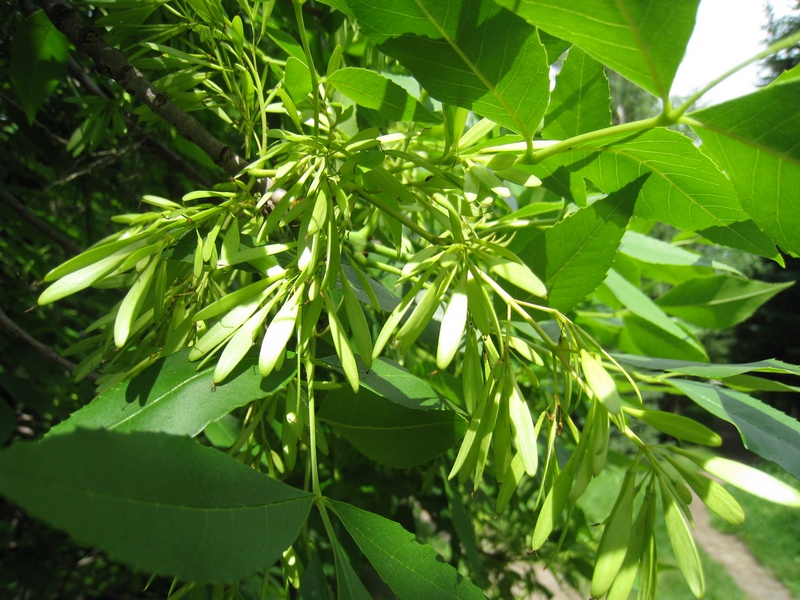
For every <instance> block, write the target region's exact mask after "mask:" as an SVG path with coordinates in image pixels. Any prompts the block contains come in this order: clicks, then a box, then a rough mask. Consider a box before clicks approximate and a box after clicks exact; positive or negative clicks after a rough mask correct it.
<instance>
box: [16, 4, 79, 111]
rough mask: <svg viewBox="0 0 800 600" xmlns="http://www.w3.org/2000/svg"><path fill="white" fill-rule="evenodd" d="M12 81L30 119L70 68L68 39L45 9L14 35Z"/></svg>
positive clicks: (34, 14)
mask: <svg viewBox="0 0 800 600" xmlns="http://www.w3.org/2000/svg"><path fill="white" fill-rule="evenodd" d="M12 40H13V41H12V43H11V65H10V73H9V75H10V76H11V84H12V85H13V86H14V90H15V91H16V92H17V94H18V95H19V97H20V99H21V100H22V106H23V108H24V109H25V115H26V116H27V117H28V123H33V120H34V118H35V117H36V112H37V111H38V110H39V108H41V106H42V105H43V104H44V103H45V101H46V100H47V98H48V97H49V96H50V94H51V93H52V92H53V90H55V89H56V87H57V86H58V84H59V83H60V82H61V80H62V77H63V75H64V73H65V72H66V70H67V58H69V42H68V41H67V38H66V37H64V35H63V34H62V33H61V32H60V31H58V29H56V28H55V27H54V26H53V24H52V23H51V22H50V19H48V18H47V15H46V14H45V13H44V11H43V10H37V11H36V12H34V13H33V14H31V15H30V16H29V17H28V18H27V19H25V22H24V23H23V24H22V26H21V27H20V28H18V29H17V30H16V31H15V32H14V35H13V38H12Z"/></svg>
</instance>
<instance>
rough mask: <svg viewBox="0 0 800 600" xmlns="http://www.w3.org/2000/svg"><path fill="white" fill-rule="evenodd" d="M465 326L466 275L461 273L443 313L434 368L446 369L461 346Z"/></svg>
mask: <svg viewBox="0 0 800 600" xmlns="http://www.w3.org/2000/svg"><path fill="white" fill-rule="evenodd" d="M466 326H467V274H466V273H462V274H461V277H460V278H459V280H458V283H456V286H455V288H454V289H453V294H452V296H451V297H450V303H449V304H448V305H447V308H446V309H445V311H444V316H443V317H442V325H441V328H440V329H439V344H438V346H437V349H436V366H437V367H438V368H439V369H446V368H447V367H448V366H450V363H451V362H452V360H453V358H454V357H455V355H456V352H458V348H459V346H460V345H461V338H462V337H463V336H464V329H465V328H466Z"/></svg>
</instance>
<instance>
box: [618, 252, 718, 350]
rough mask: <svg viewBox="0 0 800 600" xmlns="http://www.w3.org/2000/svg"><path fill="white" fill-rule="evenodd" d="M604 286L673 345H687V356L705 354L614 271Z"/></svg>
mask: <svg viewBox="0 0 800 600" xmlns="http://www.w3.org/2000/svg"><path fill="white" fill-rule="evenodd" d="M623 239H624V238H623ZM604 285H605V286H606V287H607V288H608V290H609V291H610V292H611V293H612V294H613V295H614V297H615V298H616V299H617V300H619V301H620V302H622V304H624V305H625V306H626V307H628V309H629V310H630V311H631V312H632V313H633V314H634V315H637V316H638V317H640V318H642V319H644V320H645V321H649V322H650V323H651V324H652V325H655V326H656V327H658V328H659V329H662V330H663V334H664V335H668V336H670V338H671V341H672V343H673V344H675V345H677V346H681V345H685V346H686V352H687V354H689V355H693V354H698V353H699V354H700V355H701V356H702V355H703V354H704V351H703V347H702V346H701V345H700V343H699V342H698V341H697V340H695V339H694V337H693V336H691V335H689V333H688V332H686V331H684V330H683V329H681V328H680V327H679V326H678V324H677V323H675V322H674V321H673V320H672V319H670V318H669V317H668V316H667V314H666V313H665V312H664V311H663V310H662V309H661V308H660V307H659V306H658V305H657V304H655V303H654V302H653V301H652V300H651V299H650V298H649V297H648V296H647V295H646V294H645V293H643V292H641V291H640V290H639V288H637V287H636V286H635V285H633V284H632V283H630V282H629V281H628V280H627V279H625V278H623V277H622V276H621V275H620V274H619V273H617V272H616V271H615V270H614V269H611V270H610V271H609V272H608V277H607V278H606V280H605V283H604Z"/></svg>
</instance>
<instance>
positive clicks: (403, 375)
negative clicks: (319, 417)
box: [322, 356, 447, 410]
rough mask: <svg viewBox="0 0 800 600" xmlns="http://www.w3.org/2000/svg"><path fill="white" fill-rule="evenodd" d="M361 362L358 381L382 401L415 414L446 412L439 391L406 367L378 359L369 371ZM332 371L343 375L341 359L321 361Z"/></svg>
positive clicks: (333, 358) (331, 358) (359, 363)
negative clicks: (414, 411)
mask: <svg viewBox="0 0 800 600" xmlns="http://www.w3.org/2000/svg"><path fill="white" fill-rule="evenodd" d="M356 360H357V362H358V379H359V381H360V382H361V385H362V387H364V388H366V389H368V390H369V391H371V392H373V393H375V394H377V395H378V396H380V397H382V398H386V399H387V400H389V401H391V402H394V403H395V404H399V405H400V406H404V407H406V408H410V409H413V410H444V409H446V408H447V406H446V405H445V403H444V402H443V401H442V399H441V397H440V396H439V394H438V393H436V390H434V389H433V388H432V387H431V386H430V384H428V382H427V381H425V380H424V379H420V378H419V377H417V376H416V375H414V374H413V373H411V372H410V371H408V369H406V368H405V367H402V366H400V365H399V364H397V363H396V362H394V361H393V360H389V359H388V358H378V359H376V360H374V361H373V362H372V367H371V368H369V369H367V368H366V367H365V366H364V363H362V362H361V358H360V357H357V358H356ZM322 362H324V363H325V364H326V365H328V366H329V367H331V368H333V369H336V370H337V371H339V372H340V373H342V374H344V369H343V368H342V362H341V361H340V360H339V357H338V356H328V357H325V358H323V359H322Z"/></svg>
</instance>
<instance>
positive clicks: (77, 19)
mask: <svg viewBox="0 0 800 600" xmlns="http://www.w3.org/2000/svg"><path fill="white" fill-rule="evenodd" d="M39 4H40V6H41V7H42V8H43V9H44V11H45V13H46V14H47V16H48V18H49V19H50V21H52V23H53V25H55V26H56V28H57V29H58V30H59V31H61V33H63V34H64V35H66V36H67V39H69V41H70V42H72V43H73V44H74V45H75V47H76V48H77V49H78V50H79V51H81V52H83V53H84V54H86V55H87V56H88V57H89V58H91V59H92V60H93V61H94V63H95V65H96V67H97V71H98V72H99V73H100V74H102V75H106V76H108V77H111V78H112V79H113V80H114V81H116V82H117V83H119V84H120V85H121V86H122V88H123V89H124V90H125V91H126V92H128V93H129V94H130V95H131V96H134V97H135V98H137V99H138V100H140V101H141V102H144V104H146V105H147V107H148V108H150V110H152V111H153V112H154V113H155V114H157V115H158V116H159V117H161V118H162V119H164V120H165V121H166V122H167V123H170V124H171V125H172V126H174V127H175V128H176V129H177V130H178V132H179V133H180V134H181V135H182V136H183V137H185V138H186V139H187V140H189V141H190V142H192V143H193V144H196V145H197V146H198V147H199V148H200V149H201V150H202V151H203V152H205V153H206V154H207V155H208V156H209V157H210V158H211V159H212V160H213V161H214V162H215V163H216V164H217V165H219V166H220V167H222V168H223V169H224V170H225V172H226V173H228V174H229V175H236V174H238V173H239V171H241V170H242V168H243V167H244V166H246V165H247V162H246V161H245V160H244V159H242V158H241V157H240V156H238V155H237V154H236V153H235V152H234V151H233V150H231V148H230V147H229V146H227V145H225V144H223V143H222V142H221V141H219V140H218V139H217V138H215V137H214V136H212V135H211V134H210V133H208V132H207V131H206V130H205V129H204V128H203V126H202V125H200V123H199V121H198V120H197V119H195V118H194V117H192V116H190V115H188V114H186V113H185V112H184V111H182V110H181V109H179V108H178V107H177V106H175V104H174V103H173V102H172V101H171V100H170V99H169V97H168V96H167V95H166V94H164V93H163V92H161V91H159V90H158V88H156V87H155V86H154V85H153V84H152V83H151V82H150V80H149V79H147V77H145V76H144V75H143V74H142V72H141V71H139V69H137V68H136V67H134V66H133V65H132V64H131V63H130V62H128V59H127V58H126V57H125V55H124V54H123V53H122V52H121V51H119V50H117V49H116V48H113V47H111V46H109V45H108V44H107V43H106V42H105V41H104V40H103V38H102V36H101V35H100V33H99V32H98V31H97V30H96V29H94V28H93V27H91V26H90V25H89V24H88V23H87V22H86V21H85V20H84V19H83V17H81V15H80V14H79V13H78V11H76V10H75V9H74V8H72V6H70V5H69V4H68V3H67V2H66V1H65V0H39Z"/></svg>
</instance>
